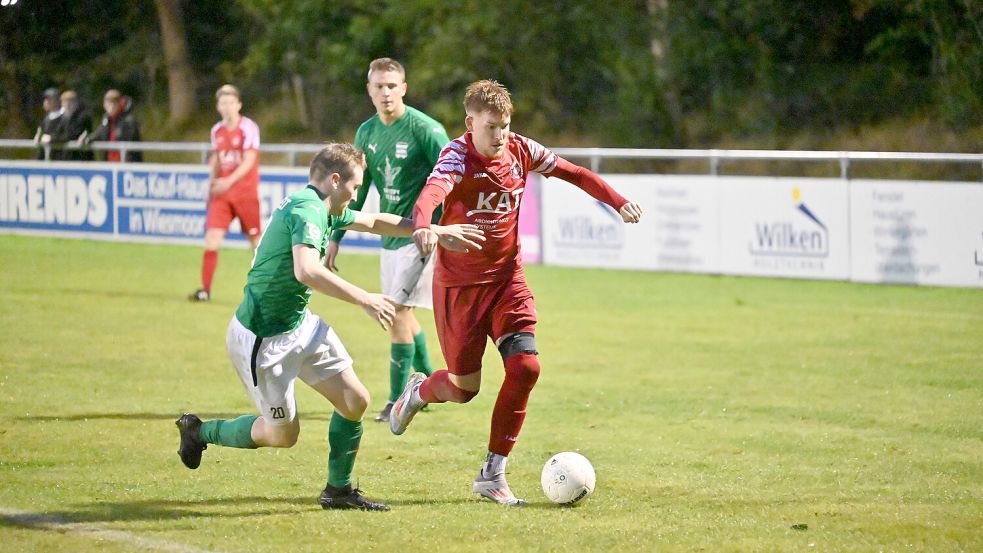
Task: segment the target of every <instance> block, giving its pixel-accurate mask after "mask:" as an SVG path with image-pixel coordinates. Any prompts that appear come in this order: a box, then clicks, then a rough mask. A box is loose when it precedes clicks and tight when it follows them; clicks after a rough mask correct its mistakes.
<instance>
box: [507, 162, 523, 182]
mask: <svg viewBox="0 0 983 553" xmlns="http://www.w3.org/2000/svg"><path fill="white" fill-rule="evenodd" d="M509 172H510V173H511V174H512V178H514V179H521V178H522V169H520V168H519V165H518V164H516V165H512V169H511V170H510V171H509Z"/></svg>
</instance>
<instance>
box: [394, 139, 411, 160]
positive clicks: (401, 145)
mask: <svg viewBox="0 0 983 553" xmlns="http://www.w3.org/2000/svg"><path fill="white" fill-rule="evenodd" d="M409 151H410V145H409V144H408V143H406V142H397V143H396V159H403V158H405V157H406V155H407V153H409Z"/></svg>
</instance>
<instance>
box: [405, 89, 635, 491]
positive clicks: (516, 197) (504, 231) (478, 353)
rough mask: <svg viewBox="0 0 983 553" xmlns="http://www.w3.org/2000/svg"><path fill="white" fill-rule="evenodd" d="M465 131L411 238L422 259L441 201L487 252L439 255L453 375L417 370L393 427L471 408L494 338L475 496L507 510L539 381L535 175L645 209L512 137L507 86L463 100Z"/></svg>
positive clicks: (445, 160) (424, 199)
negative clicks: (524, 253)
mask: <svg viewBox="0 0 983 553" xmlns="http://www.w3.org/2000/svg"><path fill="white" fill-rule="evenodd" d="M464 107H465V111H466V112H467V117H466V118H465V120H464V122H465V125H466V126H467V132H466V133H465V134H464V135H463V136H461V137H459V138H457V139H455V140H453V141H451V143H450V144H448V145H447V146H446V147H445V148H444V149H443V151H441V153H440V158H439V159H438V161H437V165H436V166H435V167H434V170H433V172H432V173H431V174H430V177H429V178H428V179H427V184H426V186H425V187H424V189H423V192H422V193H421V195H420V197H419V199H418V200H417V202H416V206H415V208H414V212H413V220H414V227H415V229H416V230H415V231H414V233H413V240H414V242H416V244H417V247H419V248H420V251H421V253H423V254H424V255H426V254H428V253H429V252H431V251H433V249H434V247H435V246H436V244H437V236H436V234H435V233H434V232H433V231H432V230H431V229H430V217H431V214H432V213H433V211H434V209H435V208H436V207H437V206H438V205H440V204H441V203H443V206H444V214H443V216H442V217H441V220H440V224H442V225H447V224H451V223H469V224H473V225H477V226H478V227H479V228H481V229H483V230H484V231H485V237H486V239H487V240H486V242H485V245H484V249H483V250H482V251H480V252H478V253H477V254H471V255H459V254H456V253H453V252H448V251H443V250H441V251H440V252H439V253H438V255H437V265H436V267H435V269H434V279H433V305H434V320H435V323H436V326H437V336H438V338H439V339H440V347H441V349H442V350H443V352H444V359H445V360H446V361H447V370H442V371H437V372H434V373H433V374H432V375H431V376H430V377H424V375H423V374H421V373H415V374H413V375H412V376H411V377H410V380H409V382H408V383H407V385H406V388H405V389H404V390H403V393H402V394H401V395H400V397H399V398H398V399H397V400H396V403H395V404H394V406H393V410H392V415H391V416H390V419H389V427H390V430H392V432H393V433H394V434H397V435H398V434H402V433H403V432H404V431H405V430H406V427H407V425H409V423H410V420H412V418H413V416H414V415H415V414H416V413H417V412H418V411H419V410H420V409H421V408H423V406H425V405H426V404H428V403H443V402H448V401H450V402H454V403H467V402H468V401H470V400H471V399H472V398H473V397H474V396H475V395H477V394H478V389H479V388H480V385H481V357H482V355H483V354H484V351H485V345H486V342H487V340H488V338H489V337H490V338H491V339H492V340H493V341H494V342H495V345H496V346H497V347H498V350H499V352H500V353H501V355H502V360H503V362H504V364H505V381H504V382H503V383H502V388H501V389H500V390H499V392H498V400H497V401H496V403H495V409H494V411H493V413H492V420H491V436H490V438H489V441H488V455H487V457H486V459H485V463H484V465H482V468H481V472H480V473H479V474H478V477H477V478H476V479H475V481H474V485H473V488H472V489H473V491H474V492H475V493H478V494H480V495H481V496H482V497H485V498H488V499H491V500H492V501H495V502H497V503H502V504H506V505H521V504H524V503H525V502H524V501H523V500H521V499H518V498H516V497H515V495H513V493H512V491H511V490H510V489H509V485H508V483H507V482H506V481H505V463H506V461H507V460H508V455H509V453H510V452H511V451H512V447H513V446H514V445H515V442H516V439H517V437H518V435H519V431H520V429H521V428H522V422H523V420H524V419H525V417H526V404H527V403H528V400H529V393H530V391H532V388H533V386H534V385H535V384H536V380H537V378H538V377H539V370H540V367H539V361H538V359H537V357H536V356H537V355H538V352H537V351H536V342H535V331H536V306H535V302H534V300H533V295H532V292H531V291H530V289H529V286H528V285H527V284H526V278H525V275H524V273H523V269H522V262H521V254H520V251H519V232H518V221H519V216H518V215H519V205H520V203H521V200H522V193H523V190H524V188H525V182H526V175H528V174H529V172H536V173H540V174H542V175H543V176H546V177H558V178H560V179H563V180H565V181H567V182H570V183H572V184H574V185H575V186H577V187H579V188H581V189H582V190H584V191H585V192H587V193H588V194H590V195H591V196H592V197H594V198H596V199H597V200H600V201H601V202H604V203H605V204H607V205H609V206H611V207H612V208H613V209H614V210H616V211H618V213H619V214H620V215H621V218H622V220H624V222H626V223H637V222H638V220H639V218H640V217H641V215H642V209H641V207H640V206H639V205H638V204H637V203H633V202H629V201H628V200H626V199H625V198H623V197H621V195H620V194H618V193H617V192H615V191H614V190H613V189H612V188H611V187H610V186H608V184H607V183H606V182H604V180H602V179H601V178H600V177H599V176H598V175H597V174H595V173H593V172H591V171H589V170H587V169H585V168H583V167H579V166H577V165H574V164H572V163H570V162H569V161H566V160H565V159H563V158H561V157H559V156H557V155H556V154H554V153H553V152H552V151H550V150H548V149H547V148H545V147H543V146H542V145H540V144H539V143H537V142H535V141H533V140H530V139H529V138H526V137H524V136H521V135H518V134H515V133H513V132H510V130H509V126H510V124H511V120H512V99H511V96H510V95H509V92H508V90H506V89H505V87H503V86H502V85H501V84H499V83H497V82H495V81H490V80H483V81H477V82H475V83H472V84H471V85H470V86H468V88H467V91H466V92H465V94H464Z"/></svg>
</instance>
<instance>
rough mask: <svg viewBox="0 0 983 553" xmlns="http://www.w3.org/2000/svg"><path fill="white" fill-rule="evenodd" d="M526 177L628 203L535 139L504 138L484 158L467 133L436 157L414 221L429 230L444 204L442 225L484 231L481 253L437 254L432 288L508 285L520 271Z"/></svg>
mask: <svg viewBox="0 0 983 553" xmlns="http://www.w3.org/2000/svg"><path fill="white" fill-rule="evenodd" d="M530 172H536V173H540V174H542V175H544V176H547V177H559V178H561V179H563V180H565V181H568V182H570V183H573V184H575V185H576V186H578V187H580V188H582V189H583V190H584V191H586V192H587V193H588V194H590V195H591V196H593V197H594V198H596V199H598V200H600V201H602V202H604V203H606V204H607V205H609V206H611V207H612V208H614V209H616V210H618V209H621V207H622V206H624V205H625V204H626V203H628V201H627V200H625V199H624V198H623V197H621V195H619V194H618V193H617V192H615V191H614V190H613V189H612V188H611V187H610V186H608V185H607V183H605V182H604V181H603V180H602V179H601V178H600V177H598V176H597V175H596V174H595V173H593V172H591V171H589V170H587V169H584V168H583V167H579V166H576V165H574V164H572V163H570V162H569V161H566V160H565V159H563V158H561V157H559V156H557V155H556V154H554V153H553V152H552V151H551V150H549V149H547V148H545V147H544V146H542V145H541V144H539V143H538V142H536V141H535V140H532V139H529V138H526V137H524V136H521V135H518V134H515V133H509V140H508V144H507V145H506V148H505V151H504V152H503V153H502V155H501V156H500V157H498V158H497V159H489V158H486V157H484V156H483V155H481V154H479V153H478V152H477V151H476V150H475V149H474V145H473V144H472V142H471V133H465V134H464V135H462V136H460V137H458V138H457V139H455V140H452V141H451V142H450V143H449V144H448V145H447V146H445V147H444V149H443V150H442V151H441V152H440V157H439V158H438V160H437V165H436V166H435V167H434V169H433V172H432V173H430V177H429V178H428V179H427V184H426V186H425V187H424V189H423V192H422V193H421V194H420V197H419V199H417V202H416V206H415V207H414V210H413V221H414V226H415V227H416V228H418V229H419V228H429V227H430V217H431V215H432V214H433V210H434V209H435V208H436V207H437V206H438V205H440V203H441V202H443V204H444V214H443V216H442V217H441V218H440V224H441V225H450V224H455V223H469V224H472V225H477V226H478V227H480V228H481V229H482V230H484V232H485V242H483V243H482V249H481V250H480V251H473V252H470V253H457V252H452V251H449V250H446V249H441V250H440V254H439V255H438V256H437V265H436V267H435V269H434V282H435V283H437V284H439V285H441V286H466V285H469V284H484V283H489V282H497V281H501V280H508V279H511V278H513V277H514V276H515V275H516V273H519V272H521V270H522V257H521V255H520V245H519V230H518V226H519V206H520V205H521V202H522V193H523V192H524V191H525V185H526V175H528V174H529V173H530Z"/></svg>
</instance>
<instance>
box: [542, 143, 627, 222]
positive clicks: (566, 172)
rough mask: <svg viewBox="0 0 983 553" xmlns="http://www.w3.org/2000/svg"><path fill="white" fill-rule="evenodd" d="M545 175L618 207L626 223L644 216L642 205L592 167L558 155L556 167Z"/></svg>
mask: <svg viewBox="0 0 983 553" xmlns="http://www.w3.org/2000/svg"><path fill="white" fill-rule="evenodd" d="M545 175H546V176H548V177H557V178H560V179H563V180H565V181H567V182H569V183H571V184H573V185H574V186H576V187H578V188H580V189H581V190H583V191H584V192H587V193H588V194H590V195H591V197H592V198H594V199H596V200H600V201H602V202H604V203H605V204H607V205H609V206H611V207H612V208H614V209H617V210H618V214H620V215H621V220H622V221H624V222H626V223H637V222H638V221H639V220H640V219H641V218H642V206H640V205H638V204H637V203H635V202H629V201H628V200H626V199H625V198H624V197H623V196H622V195H621V194H618V192H617V191H616V190H615V189H614V188H611V185H609V184H608V183H606V182H604V179H602V178H601V176H600V175H598V174H597V173H595V172H593V171H591V170H590V169H587V168H585V167H581V166H579V165H574V164H573V163H570V162H569V161H567V160H565V159H563V158H562V157H560V156H556V165H555V167H553V169H552V170H551V171H549V172H548V173H545Z"/></svg>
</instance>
